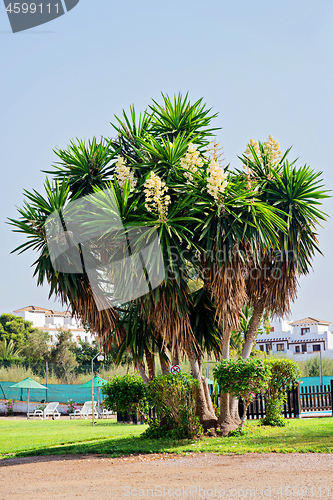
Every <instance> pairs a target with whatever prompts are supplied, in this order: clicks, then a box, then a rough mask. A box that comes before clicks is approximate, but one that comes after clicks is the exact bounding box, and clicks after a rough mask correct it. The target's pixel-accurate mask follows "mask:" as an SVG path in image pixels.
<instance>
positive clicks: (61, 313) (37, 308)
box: [14, 306, 72, 316]
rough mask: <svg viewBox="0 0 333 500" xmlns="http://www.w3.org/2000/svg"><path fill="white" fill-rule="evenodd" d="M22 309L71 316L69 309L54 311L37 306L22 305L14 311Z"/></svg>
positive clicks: (48, 314) (17, 311)
mask: <svg viewBox="0 0 333 500" xmlns="http://www.w3.org/2000/svg"><path fill="white" fill-rule="evenodd" d="M23 311H28V312H36V313H39V312H40V313H43V312H44V313H45V314H46V316H72V314H71V313H70V312H69V311H54V310H53V309H45V308H44V307H37V306H27V307H22V308H21V309H17V310H16V311H14V313H19V312H23Z"/></svg>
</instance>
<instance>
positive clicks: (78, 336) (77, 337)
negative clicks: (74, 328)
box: [76, 335, 81, 343]
mask: <svg viewBox="0 0 333 500" xmlns="http://www.w3.org/2000/svg"><path fill="white" fill-rule="evenodd" d="M80 340H81V337H80V335H77V336H76V342H77V343H79V342H80Z"/></svg>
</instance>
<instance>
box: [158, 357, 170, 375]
mask: <svg viewBox="0 0 333 500" xmlns="http://www.w3.org/2000/svg"><path fill="white" fill-rule="evenodd" d="M158 355H159V358H160V365H161V371H162V375H166V374H167V373H169V366H168V363H167V362H166V361H165V359H164V358H163V353H162V352H159V353H158Z"/></svg>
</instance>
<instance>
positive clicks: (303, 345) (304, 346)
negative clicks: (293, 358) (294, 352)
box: [302, 344, 306, 352]
mask: <svg viewBox="0 0 333 500" xmlns="http://www.w3.org/2000/svg"><path fill="white" fill-rule="evenodd" d="M302 352H306V344H302Z"/></svg>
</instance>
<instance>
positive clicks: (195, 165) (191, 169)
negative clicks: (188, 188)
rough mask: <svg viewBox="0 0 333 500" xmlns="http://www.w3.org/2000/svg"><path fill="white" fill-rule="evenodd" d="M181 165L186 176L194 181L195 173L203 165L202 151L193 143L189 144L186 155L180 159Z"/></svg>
mask: <svg viewBox="0 0 333 500" xmlns="http://www.w3.org/2000/svg"><path fill="white" fill-rule="evenodd" d="M180 166H181V167H182V168H183V169H184V176H185V177H186V179H188V180H189V181H190V182H192V181H193V178H194V176H193V174H196V173H197V172H198V170H199V168H201V167H202V166H203V161H202V159H201V158H200V153H199V151H198V150H197V148H196V147H195V146H194V145H193V144H192V143H190V144H189V145H188V150H187V153H186V155H185V156H184V157H183V158H182V159H181V160H180Z"/></svg>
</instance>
